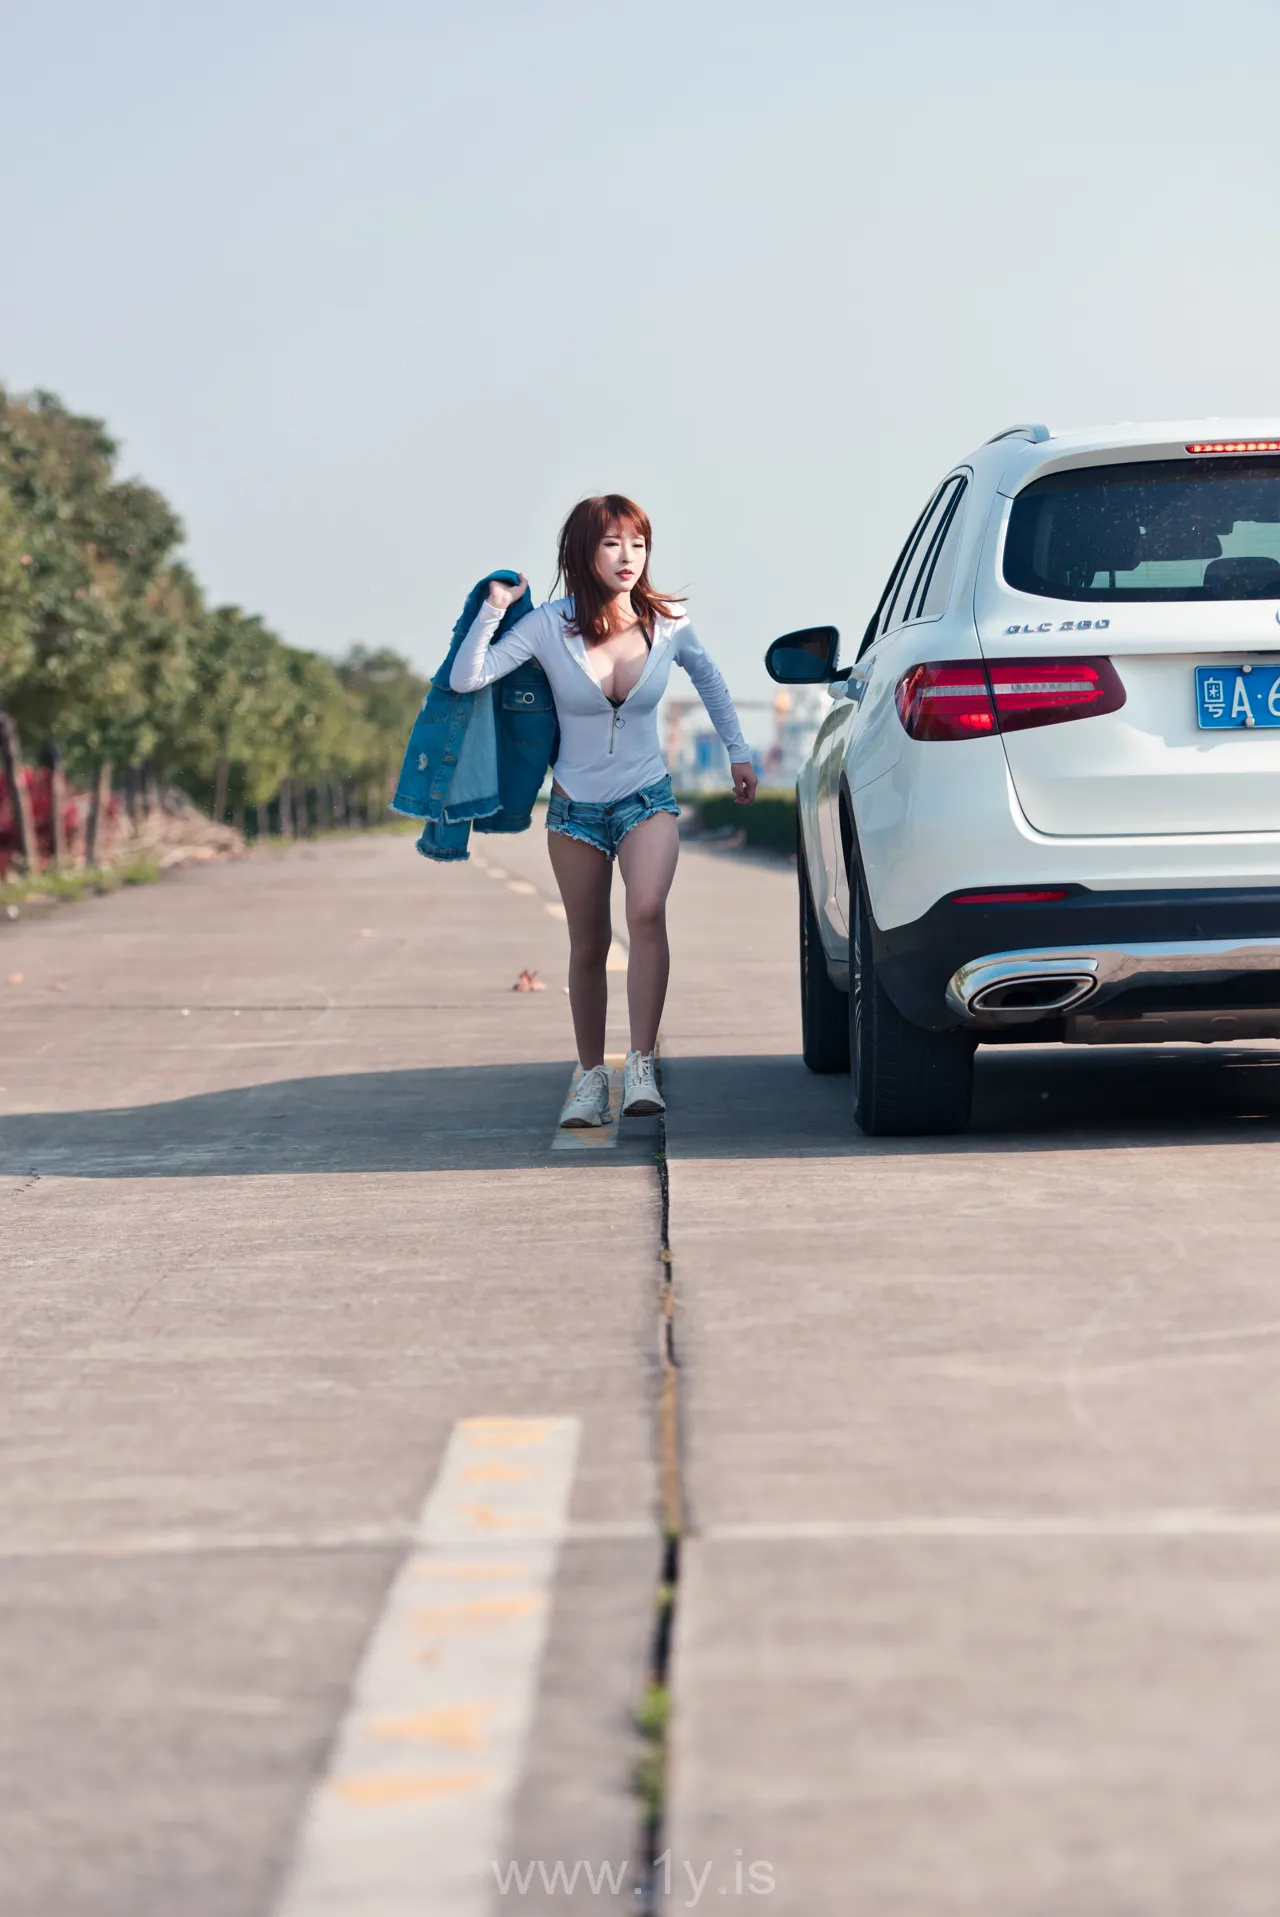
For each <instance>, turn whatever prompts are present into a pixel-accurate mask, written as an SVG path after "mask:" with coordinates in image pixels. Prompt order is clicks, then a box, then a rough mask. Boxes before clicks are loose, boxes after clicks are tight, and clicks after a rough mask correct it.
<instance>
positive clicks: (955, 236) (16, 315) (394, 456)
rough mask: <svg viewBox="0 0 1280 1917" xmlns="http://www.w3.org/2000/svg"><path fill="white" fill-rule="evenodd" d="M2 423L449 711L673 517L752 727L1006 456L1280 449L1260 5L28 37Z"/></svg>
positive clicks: (1274, 148) (884, 9)
mask: <svg viewBox="0 0 1280 1917" xmlns="http://www.w3.org/2000/svg"><path fill="white" fill-rule="evenodd" d="M0 46H3V50H4V61H5V67H6V78H7V84H6V88H5V110H4V114H3V116H0V168H2V169H3V178H4V180H5V182H6V185H5V188H4V191H3V193H0V382H2V383H4V384H6V385H7V386H8V387H9V388H10V389H11V390H16V391H24V390H28V389H32V388H37V387H39V388H44V389H47V390H51V391H53V392H55V393H57V394H58V395H59V396H60V397H61V398H62V399H63V400H64V401H65V402H66V403H67V404H68V405H70V406H72V407H73V408H75V409H76V410H77V411H83V412H88V413H92V414H94V415H96V416H98V417H100V418H103V419H105V420H106V422H107V423H108V425H109V427H110V429H111V430H112V432H113V433H114V435H115V436H116V437H117V439H118V440H119V441H120V444H121V467H122V471H123V472H125V473H128V474H131V475H137V476H139V477H141V478H143V479H145V480H146V481H148V482H149V483H151V484H153V485H156V486H158V487H159V488H160V490H161V491H162V492H164V493H165V495H166V496H167V497H168V498H169V500H170V501H171V502H172V504H173V505H174V506H175V507H176V509H177V510H178V512H179V513H180V514H181V516H182V519H183V521H184V524H185V526H186V530H187V557H188V558H189V560H190V562H191V563H192V565H193V566H194V567H195V570H196V572H197V573H198V575H199V577H200V578H201V580H202V582H203V584H204V586H205V589H206V592H207V594H208V596H209V597H210V599H211V601H213V602H216V603H222V602H232V603H236V604H239V605H241V606H243V607H244V608H246V610H249V611H253V612H258V613H261V614H262V615H263V616H264V617H265V618H266V619H267V621H268V623H269V624H271V625H272V626H273V627H274V628H275V630H276V631H278V632H279V633H280V634H281V636H282V637H283V638H285V639H286V640H287V641H289V642H290V643H291V644H294V645H300V646H313V647H317V648H319V649H320V650H323V651H328V652H340V651H342V650H344V649H345V648H346V647H347V646H348V645H349V644H351V643H352V642H354V641H363V642H364V643H366V644H371V645H389V646H393V647H395V648H397V649H398V650H399V651H401V652H403V653H405V654H407V655H408V656H409V657H410V658H412V659H413V660H415V661H416V662H417V663H418V664H419V665H421V666H422V667H423V668H425V669H427V670H430V669H431V668H433V667H434V666H436V665H437V664H438V663H439V660H440V658H441V657H442V655H443V653H444V650H445V647H446V644H447V640H448V635H449V630H450V628H451V626H452V623H453V621H454V619H455V617H456V616H457V612H458V609H459V607H460V605H461V602H462V600H463V599H464V597H465V595H466V593H467V590H468V588H469V587H470V585H471V584H472V582H473V581H474V580H475V579H476V578H478V577H480V576H481V575H482V574H484V573H486V572H488V571H491V570H493V569H494V568H495V567H498V566H504V565H516V566H519V567H520V568H522V569H523V570H524V571H525V572H526V573H527V574H528V575H529V577H530V579H531V581H532V583H533V586H534V590H535V597H536V598H542V597H545V596H547V595H548V594H549V592H550V589H551V584H552V576H553V573H554V550H555V535H556V531H557V528H558V526H559V524H560V521H561V520H562V519H563V517H564V514H565V513H566V511H567V510H568V508H569V507H570V506H571V505H572V504H573V502H574V501H575V500H576V499H577V498H579V497H581V496H582V495H583V494H586V493H590V492H599V491H614V490H616V491H621V492H624V493H628V494H630V495H632V496H633V497H635V498H637V499H638V500H639V501H640V502H641V504H642V505H643V506H644V507H645V509H646V510H647V511H648V512H649V514H650V516H651V517H652V519H653V522H654V534H655V550H654V560H653V573H654V577H655V579H656V582H657V583H658V585H659V586H660V587H664V588H666V589H668V590H671V591H678V592H684V593H687V594H688V603H689V611H690V614H691V616H692V618H693V620H694V623H695V625H696V627H697V629H698V632H699V634H700V636H701V638H702V640H703V642H704V644H705V645H706V646H707V647H708V648H709V650H710V651H711V652H712V654H713V655H714V656H715V657H716V658H717V659H718V660H719V661H720V663H721V664H722V666H723V667H724V669H725V672H726V674H727V676H728V678H729V681H730V684H731V686H732V687H733V689H734V690H735V691H736V692H738V693H739V694H740V695H741V696H744V697H748V696H759V695H760V694H761V693H762V692H764V691H765V690H766V689H767V683H768V682H767V681H766V680H765V678H764V674H763V670H762V667H761V664H760V661H761V657H762V654H763V651H764V647H765V645H766V644H767V642H768V641H769V639H770V638H772V637H773V636H774V635H775V634H777V633H778V632H782V631H785V630H787V629H788V628H793V627H796V626H802V625H805V624H811V623H819V622H821V623H827V622H831V623H834V624H837V625H839V626H840V627H841V628H842V630H843V631H844V632H845V633H846V634H847V636H848V638H849V639H850V640H852V639H853V637H854V636H855V634H857V633H859V632H860V631H861V629H862V627H863V626H864V625H865V623H866V620H867V618H868V616H869V614H870V612H871V610H872V609H873V607H874V604H875V601H876V599H877V597H878V595H879V591H880V587H881V585H882V583H883V579H884V576H885V574H886V573H887V571H888V569H889V567H890V565H891V564H892V561H893V558H894V555H895V554H896V552H897V549H898V547H899V546H900V545H901V543H902V540H903V538H904V536H905V534H906V532H907V530H908V528H909V526H910V524H911V521H912V520H913V519H914V517H915V515H916V513H917V512H918V510H919V508H920V507H921V506H922V504H923V503H924V500H925V498H926V497H927V495H928V493H929V491H930V489H931V487H932V486H933V484H934V483H935V482H936V481H937V480H938V479H939V478H940V477H941V476H942V475H943V473H944V472H945V471H946V469H947V468H948V467H949V466H950V465H952V464H953V463H954V462H955V461H956V460H957V459H958V458H960V457H961V456H962V455H963V454H964V453H965V452H966V451H967V450H969V449H970V448H971V447H972V446H974V445H976V444H977V443H979V442H980V441H982V440H984V439H986V438H988V437H989V436H990V435H991V434H992V433H994V432H996V431H998V430H999V429H1000V428H1001V427H1003V426H1006V425H1008V424H1009V423H1011V422H1013V421H1016V420H1044V421H1046V422H1048V423H1049V424H1050V425H1051V426H1058V427H1066V426H1072V425H1087V424H1092V423H1100V422H1104V421H1108V420H1112V419H1134V420H1141V419H1149V418H1171V417H1179V416H1199V415H1223V416H1248V415H1250V414H1259V415H1262V414H1276V413H1280V370H1278V368H1277V327H1276V314H1277V311H1278V310H1280V247H1278V246H1277V244H1276V237H1277V225H1278V224H1280V222H1278V220H1277V214H1276V210H1275V209H1276V204H1277V185H1278V184H1280V117H1278V116H1277V115H1276V114H1275V112H1274V111H1273V110H1272V108H1271V107H1270V106H1268V104H1267V100H1268V86H1269V84H1270V79H1271V76H1272V75H1273V74H1274V73H1275V71H1276V70H1277V67H1278V66H1280V8H1277V7H1276V6H1275V5H1274V4H1273V0H1271V3H1269V4H1265V5H1264V4H1255V3H1254V0H1248V3H1247V4H1240V3H1238V0H1220V3H1219V4H1218V5H1216V6H1214V7H1212V8H1209V7H1205V6H1203V5H1196V6H1190V5H1185V4H1181V0H1158V4H1156V3H1153V0H1106V3H1105V4H1100V3H1099V0H1071V3H1070V4H1069V5H1058V6H1048V5H1045V4H1043V0H1042V4H1039V5H1036V4H1030V3H1029V0H1018V4H1010V3H1009V0H970V4H966V5H963V6H960V5H954V4H952V5H942V4H938V3H937V0H918V3H917V4H911V3H910V0H905V3H903V4H898V5H894V6H890V5H885V4H880V5H875V6H871V5H866V4H863V0H841V3H839V4H834V3H833V0H786V4H782V3H781V0H647V4H645V5H644V6H640V7H630V8H628V7H614V6H608V5H602V4H600V3H599V0H596V3H595V4H587V3H586V0H534V3H533V4H527V5H518V4H514V0H465V4H462V3H461V0H455V3H454V4H451V5H449V6H440V5H437V4H433V0H361V4H358V5H357V4H353V3H350V0H348V3H341V0H220V4H219V5H218V6H216V7H212V6H205V7H197V6H195V5H192V4H177V3H176V0H175V3H173V4H165V5H162V4H159V3H158V0H38V4H34V3H32V0H21V3H15V0H0Z"/></svg>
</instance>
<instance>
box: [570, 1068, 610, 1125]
mask: <svg viewBox="0 0 1280 1917" xmlns="http://www.w3.org/2000/svg"><path fill="white" fill-rule="evenodd" d="M560 1123H561V1124H562V1125H569V1126H573V1127H581V1126H585V1125H607V1124H608V1123H609V1067H608V1066H607V1065H593V1066H592V1067H591V1070H590V1071H589V1072H584V1073H583V1074H582V1077H581V1078H580V1079H579V1080H578V1082H577V1084H576V1085H575V1086H574V1088H573V1091H572V1092H571V1093H570V1095H569V1102H568V1104H567V1105H566V1106H565V1108H564V1110H563V1111H562V1112H561V1114H560Z"/></svg>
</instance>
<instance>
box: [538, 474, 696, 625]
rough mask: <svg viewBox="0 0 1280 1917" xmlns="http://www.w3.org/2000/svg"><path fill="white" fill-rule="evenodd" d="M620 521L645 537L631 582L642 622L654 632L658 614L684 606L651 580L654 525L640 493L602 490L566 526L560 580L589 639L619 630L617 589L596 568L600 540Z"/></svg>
mask: <svg viewBox="0 0 1280 1917" xmlns="http://www.w3.org/2000/svg"><path fill="white" fill-rule="evenodd" d="M614 525H623V526H630V528H631V529H632V531H633V532H635V533H638V534H639V536H640V538H641V539H643V540H644V548H645V551H644V565H643V566H642V568H641V570H640V577H639V578H638V579H637V580H636V582H635V584H634V585H633V586H632V588H631V603H632V605H633V606H634V607H635V609H636V612H637V613H638V615H639V618H640V623H641V624H642V625H643V626H644V628H645V630H646V631H647V632H648V634H649V636H650V638H652V637H653V622H654V620H655V619H678V618H679V617H680V614H681V612H682V610H683V608H682V607H681V605H680V602H679V601H678V600H676V599H670V598H668V596H667V595H666V594H665V593H661V592H655V591H654V589H653V587H652V585H651V584H650V583H649V558H650V555H651V553H652V551H653V528H652V526H651V525H650V524H649V518H648V515H647V513H644V512H642V511H641V510H640V508H639V506H637V505H636V502H635V500H634V499H627V498H625V497H624V496H623V495H622V494H621V493H600V494H598V495H597V497H596V498H594V499H580V500H579V501H578V503H577V505H576V506H575V507H574V509H573V511H572V512H571V513H570V514H569V517H568V518H567V519H566V520H565V522H564V525H563V526H562V527H561V528H560V552H559V559H560V565H559V570H558V572H557V574H556V579H557V582H559V581H560V580H561V579H563V581H564V585H565V590H566V592H568V593H570V594H572V597H573V630H574V631H575V632H576V633H579V634H580V635H581V637H582V638H584V639H607V638H608V637H609V635H610V634H611V633H612V632H613V631H614V630H615V622H614V620H613V619H612V618H611V616H610V606H611V595H610V593H609V589H608V587H607V586H606V585H605V584H604V583H603V581H602V580H601V578H600V575H599V574H598V573H597V571H596V553H597V551H598V550H599V546H600V541H601V540H602V539H603V538H604V536H605V534H606V533H607V532H608V531H609V528H610V527H611V526H614Z"/></svg>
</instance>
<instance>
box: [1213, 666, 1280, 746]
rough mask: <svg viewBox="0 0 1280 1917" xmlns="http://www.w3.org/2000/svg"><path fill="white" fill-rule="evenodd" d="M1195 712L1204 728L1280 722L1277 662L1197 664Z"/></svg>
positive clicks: (1277, 724)
mask: <svg viewBox="0 0 1280 1917" xmlns="http://www.w3.org/2000/svg"><path fill="white" fill-rule="evenodd" d="M1196 716H1197V718H1198V719H1199V721H1200V727H1201V730H1202V731H1206V732H1226V731H1231V730H1232V729H1233V728H1235V727H1238V726H1257V727H1259V728H1261V727H1263V726H1273V727H1274V726H1280V666H1197V667H1196Z"/></svg>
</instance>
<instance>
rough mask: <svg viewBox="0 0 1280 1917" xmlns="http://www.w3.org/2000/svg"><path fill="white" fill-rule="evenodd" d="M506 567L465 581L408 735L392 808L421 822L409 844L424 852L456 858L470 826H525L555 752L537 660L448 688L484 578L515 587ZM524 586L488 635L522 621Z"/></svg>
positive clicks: (526, 600)
mask: <svg viewBox="0 0 1280 1917" xmlns="http://www.w3.org/2000/svg"><path fill="white" fill-rule="evenodd" d="M518 577H519V575H518V574H517V573H514V572H491V573H489V574H487V575H486V577H485V578H483V579H481V580H480V581H479V582H478V583H477V584H476V585H475V586H473V587H472V589H471V591H470V593H469V594H468V595H467V603H466V605H465V606H464V607H463V608H462V615H461V617H460V618H459V620H458V623H457V625H456V626H455V627H454V629H453V638H452V640H451V642H450V645H449V651H448V654H447V655H446V657H445V661H444V664H443V665H442V666H441V667H440V670H439V671H438V672H437V673H436V675H435V677H434V679H433V680H432V683H431V690H430V691H429V692H428V694H427V696H426V698H425V699H424V700H423V702H422V706H421V709H420V710H419V713H418V716H417V718H416V720H415V721H414V726H413V731H412V733H411V734H410V737H409V745H408V749H407V751H406V752H405V756H404V764H403V766H402V767H401V769H400V780H399V784H398V785H397V787H396V795H395V798H394V799H393V800H392V801H391V810H392V811H393V812H401V813H404V814H405V815H406V816H407V817H409V818H411V819H422V820H424V821H425V823H424V825H423V828H422V837H421V838H420V839H419V840H418V850H419V852H421V853H422V855H423V857H424V858H427V859H465V858H467V857H468V856H469V853H468V850H467V847H468V841H469V839H470V836H471V828H472V826H473V825H474V826H475V829H476V831H477V832H527V831H528V829H529V826H530V824H531V823H532V820H533V802H534V800H535V799H536V798H537V796H538V791H539V789H540V787H541V785H542V781H543V780H544V779H545V777H546V775H547V768H548V766H549V765H550V764H551V762H552V760H553V759H554V758H555V756H556V746H557V739H558V728H557V724H556V709H555V703H554V701H553V699H552V697H551V687H550V686H549V685H548V683H547V675H546V673H545V672H544V671H543V670H542V667H541V666H540V665H539V664H538V663H537V661H536V660H534V659H530V660H527V661H526V662H525V664H524V665H521V666H517V667H516V669H515V671H514V672H511V673H508V674H507V676H506V678H505V679H500V680H499V681H498V682H497V683H496V684H495V685H492V686H485V687H484V689H483V691H481V692H451V691H450V689H449V668H450V667H451V666H452V664H453V660H454V654H455V653H456V652H457V650H458V647H459V646H460V645H461V644H462V641H463V639H464V638H465V637H466V635H467V633H468V632H469V631H470V630H471V626H472V623H473V621H474V619H475V616H476V613H477V612H478V611H479V609H480V601H481V600H482V599H483V598H484V597H485V595H486V593H487V592H488V589H489V581H490V580H491V579H500V580H501V581H502V582H503V584H504V585H514V584H515V581H516V579H517V578H518ZM531 604H532V601H531V599H530V597H529V594H528V592H527V591H526V592H525V593H524V595H523V597H522V598H520V599H518V600H517V601H516V603H515V605H513V606H511V607H509V608H508V610H507V613H506V615H505V617H504V618H503V620H502V623H501V625H500V626H499V627H498V629H497V631H496V632H495V633H494V638H495V639H500V638H501V637H502V635H503V634H504V633H505V632H507V631H508V630H509V629H510V628H511V627H512V626H514V625H515V623H516V621H517V620H518V619H523V618H524V616H525V614H526V613H527V612H528V611H529V610H530V607H531Z"/></svg>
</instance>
